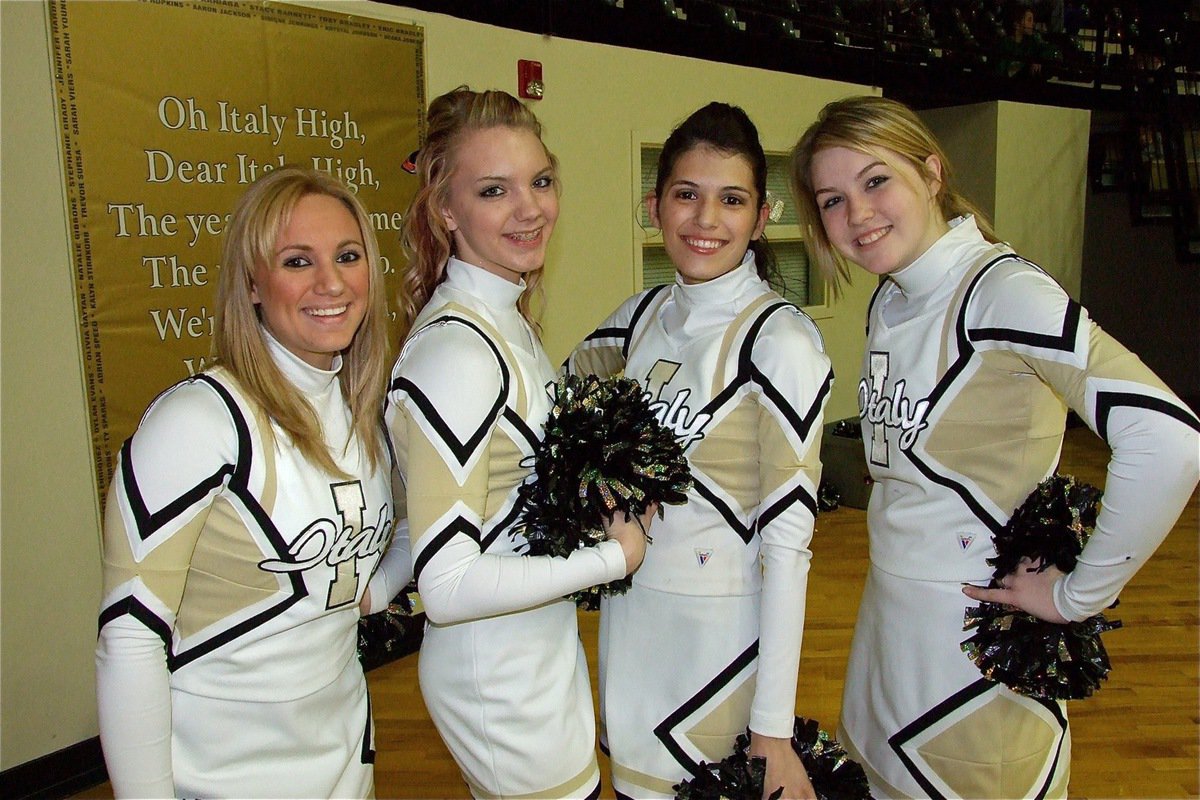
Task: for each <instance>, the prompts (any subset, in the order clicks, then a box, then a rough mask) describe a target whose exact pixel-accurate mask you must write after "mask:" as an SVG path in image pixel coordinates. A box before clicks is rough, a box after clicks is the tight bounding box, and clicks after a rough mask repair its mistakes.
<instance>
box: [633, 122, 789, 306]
mask: <svg viewBox="0 0 1200 800" xmlns="http://www.w3.org/2000/svg"><path fill="white" fill-rule="evenodd" d="M646 206H647V209H648V210H649V212H650V221H651V222H652V223H653V224H654V225H655V226H656V227H658V228H661V229H662V234H663V246H664V247H665V248H666V250H667V256H668V257H669V258H670V259H671V263H672V264H674V265H675V270H676V272H678V273H679V275H680V277H681V278H682V279H683V282H684V283H703V282H704V281H710V280H712V279H713V278H718V277H720V276H722V275H724V274H725V273H727V272H729V271H730V270H731V269H733V268H734V267H736V266H737V265H738V264H740V263H741V261H742V257H743V256H744V255H745V254H746V249H747V248H748V247H749V246H750V242H751V241H752V240H754V239H757V238H758V237H759V236H761V235H762V231H763V226H765V225H766V223H767V207H766V205H765V204H764V203H763V198H761V197H758V196H757V193H756V192H755V191H754V172H753V170H752V169H751V167H750V162H749V161H747V160H746V158H745V157H744V156H741V155H728V154H725V153H722V152H721V151H720V150H715V149H713V148H711V147H707V146H704V145H701V146H698V147H693V148H692V149H691V150H688V151H687V152H685V153H684V154H683V155H681V156H679V158H678V159H676V161H675V166H674V168H673V169H672V170H671V175H670V176H669V177H668V178H667V180H666V181H665V183H664V184H663V191H662V195H661V196H655V195H651V196H649V197H647V198H646Z"/></svg>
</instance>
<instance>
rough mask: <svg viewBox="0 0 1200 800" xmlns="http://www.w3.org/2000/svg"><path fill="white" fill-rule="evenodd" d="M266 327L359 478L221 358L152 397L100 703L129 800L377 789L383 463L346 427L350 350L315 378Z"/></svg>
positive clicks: (123, 496) (388, 505)
mask: <svg viewBox="0 0 1200 800" xmlns="http://www.w3.org/2000/svg"><path fill="white" fill-rule="evenodd" d="M264 335H265V337H266V339H267V345H268V350H269V352H270V354H271V357H272V358H273V359H274V360H275V363H276V364H277V365H278V366H279V369H280V371H281V372H282V373H283V375H284V377H285V378H286V379H287V380H288V381H290V382H291V383H292V384H293V386H294V387H295V390H296V391H297V392H299V393H300V394H302V395H303V396H304V397H305V398H306V399H307V400H308V402H309V403H310V404H311V405H312V407H313V409H314V411H315V412H316V413H317V416H318V418H319V419H320V422H321V426H322V428H323V432H324V434H325V438H326V441H328V442H329V443H330V452H331V455H332V456H333V457H334V461H335V462H336V463H337V465H338V466H339V467H340V468H341V469H342V470H344V471H345V472H346V473H347V474H349V475H351V476H353V477H351V478H340V477H335V476H332V475H329V474H327V473H325V472H324V471H322V470H321V469H320V468H318V467H315V466H313V465H312V464H311V463H310V462H309V461H307V460H306V459H305V458H304V456H302V455H301V454H300V452H299V451H298V450H297V449H295V448H294V447H292V446H291V444H290V442H289V441H288V437H287V435H286V434H285V433H284V432H283V431H282V430H281V429H280V428H278V427H277V426H276V425H274V424H273V423H271V422H270V421H269V420H268V419H267V418H266V417H265V415H264V414H263V412H262V410H261V409H260V408H258V407H257V405H256V404H254V403H253V402H252V401H250V400H248V399H247V398H246V397H245V395H244V394H243V393H242V390H241V389H240V388H239V384H238V381H237V380H236V379H235V378H234V377H233V376H231V375H230V374H229V373H228V372H227V371H226V370H225V369H224V368H222V367H220V366H218V367H216V368H214V369H212V370H209V371H208V372H205V373H203V374H201V375H198V376H195V377H193V378H189V379H187V380H185V381H183V382H181V383H179V384H176V385H175V386H174V387H172V388H171V389H168V390H167V391H166V392H164V393H163V394H162V395H160V396H159V397H158V398H157V399H156V400H155V401H154V402H153V403H152V404H151V406H150V408H149V409H148V410H147V411H146V414H145V416H144V417H143V418H142V421H141V424H140V425H139V426H138V429H137V431H136V432H135V433H134V435H133V436H132V437H131V438H130V439H129V440H128V441H127V442H126V443H125V445H124V447H122V449H121V453H120V457H119V462H118V467H117V470H116V474H115V476H114V479H113V483H112V486H111V489H110V491H109V496H108V504H107V509H106V513H105V524H104V556H103V558H104V599H103V602H102V605H101V612H100V638H99V643H98V646H97V654H96V667H97V695H98V701H99V710H100V737H101V741H102V743H103V746H104V755H105V760H106V761H107V764H108V772H109V777H110V779H111V780H112V784H113V790H114V792H115V794H116V795H117V796H118V797H128V796H135V797H357V798H361V797H369V796H371V795H372V794H373V791H374V785H373V777H372V775H373V772H372V770H373V767H372V764H373V761H374V738H373V729H372V723H371V711H370V703H369V700H368V697H367V685H366V681H365V679H364V677H363V672H362V668H361V666H360V664H359V661H358V658H357V654H356V645H357V635H358V619H359V608H358V603H359V600H360V598H361V597H362V594H363V592H364V591H365V589H366V585H367V582H368V579H369V578H370V577H371V575H372V573H373V572H374V570H375V567H376V565H377V563H378V562H379V560H380V556H381V555H382V554H383V552H384V549H385V548H386V547H387V546H388V540H389V538H390V536H391V535H392V529H393V518H394V516H393V508H392V498H391V486H390V478H389V468H390V464H388V463H386V460H385V463H381V464H380V465H378V467H377V468H376V469H371V467H370V462H369V459H368V458H367V455H366V453H365V452H364V449H363V448H362V447H361V446H360V443H359V441H358V440H357V439H356V438H353V429H352V421H351V416H350V410H349V408H348V406H347V405H346V402H345V400H344V399H343V398H342V394H341V387H340V383H339V381H338V378H337V370H338V368H339V367H340V361H339V362H336V363H335V365H334V369H333V370H330V371H323V370H318V369H316V368H314V367H312V366H310V365H308V364H306V363H304V362H303V361H301V360H300V359H299V358H297V357H296V356H294V355H293V354H292V353H290V352H288V351H287V350H286V349H284V348H283V347H282V346H281V345H279V344H278V343H277V342H276V341H275V340H274V339H272V338H271V337H270V336H269V335H267V334H265V332H264ZM380 434H381V435H382V431H381V432H380ZM347 442H348V444H346V443H347ZM343 444H346V447H345V449H344V450H343Z"/></svg>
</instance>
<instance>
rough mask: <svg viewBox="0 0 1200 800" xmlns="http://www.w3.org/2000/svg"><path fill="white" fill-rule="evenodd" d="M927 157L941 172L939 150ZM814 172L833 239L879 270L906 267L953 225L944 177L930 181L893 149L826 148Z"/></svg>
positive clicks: (855, 260)
mask: <svg viewBox="0 0 1200 800" xmlns="http://www.w3.org/2000/svg"><path fill="white" fill-rule="evenodd" d="M881 156H886V160H885V158H883V157H881ZM925 163H926V165H927V166H928V167H929V169H930V171H931V172H932V173H933V175H934V176H940V175H941V163H940V162H939V161H938V158H937V156H929V158H928V159H926V162H925ZM810 173H811V179H812V181H811V183H812V187H813V194H814V196H815V199H816V204H817V208H818V209H819V211H820V213H821V223H822V224H823V225H824V227H825V234H826V236H828V237H829V243H830V244H831V245H833V248H834V249H835V250H837V251H838V252H839V253H841V254H842V256H843V257H844V258H846V259H847V260H848V261H851V262H852V263H855V264H857V265H858V266H860V267H862V268H863V269H865V270H866V271H867V272H870V273H871V274H873V275H887V274H888V273H891V272H895V271H896V270H899V269H904V268H905V267H907V266H908V265H909V264H911V263H912V262H913V261H915V260H916V259H917V258H918V257H919V256H920V255H921V254H922V253H924V252H925V251H926V250H928V249H929V248H930V247H931V246H932V245H933V243H934V242H936V241H937V240H938V239H939V238H941V236H942V234H944V233H945V232H946V231H948V230H949V229H950V226H949V225H948V224H947V223H946V220H945V219H943V218H942V215H941V212H940V211H939V209H938V205H937V190H938V187H939V185H940V184H939V178H938V177H935V178H933V179H932V180H931V181H929V182H927V181H926V180H925V179H924V178H923V177H922V176H921V175H920V174H919V173H918V172H917V170H916V168H914V167H913V166H911V165H910V164H909V163H908V162H906V161H905V160H904V159H903V158H902V157H901V156H900V154H898V153H894V152H892V151H891V150H883V151H880V153H863V152H861V151H858V150H851V149H850V148H847V147H830V148H826V149H824V150H819V151H818V152H817V153H815V154H814V155H813V157H812V166H811V168H810Z"/></svg>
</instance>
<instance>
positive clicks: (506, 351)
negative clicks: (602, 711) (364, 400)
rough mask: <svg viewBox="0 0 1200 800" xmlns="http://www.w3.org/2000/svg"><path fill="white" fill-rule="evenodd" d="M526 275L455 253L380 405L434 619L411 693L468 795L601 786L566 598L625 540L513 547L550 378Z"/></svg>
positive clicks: (574, 793)
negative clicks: (523, 309) (491, 268)
mask: <svg viewBox="0 0 1200 800" xmlns="http://www.w3.org/2000/svg"><path fill="white" fill-rule="evenodd" d="M522 290H523V285H521V284H514V283H511V282H509V281H506V280H504V279H503V278H500V277H498V276H496V275H493V274H492V273H490V272H487V271H485V270H483V269H480V268H478V267H475V266H472V265H470V264H467V263H465V262H462V261H459V260H457V259H454V258H451V259H450V261H449V263H448V264H447V266H446V280H445V281H444V282H443V283H442V284H441V285H439V286H438V287H437V289H436V290H435V291H434V292H433V295H432V296H431V297H430V299H429V302H428V303H427V304H426V306H425V308H424V309H423V310H422V311H421V313H420V315H419V316H418V317H417V319H416V320H415V321H414V323H413V328H412V333H411V334H410V335H409V337H408V340H407V341H406V342H405V344H404V349H403V351H402V352H401V354H400V358H399V359H398V360H397V362H396V366H395V369H394V370H393V371H392V382H391V386H390V389H389V393H388V404H387V411H386V413H385V417H386V420H387V424H388V430H389V432H390V435H391V438H392V443H393V446H394V449H395V451H396V458H397V461H398V463H399V465H400V471H401V473H402V474H403V475H404V478H405V484H406V489H407V495H408V497H407V502H408V514H409V530H410V531H411V535H412V557H413V561H414V570H415V573H416V576H417V588H418V591H419V592H420V595H421V600H422V603H423V605H424V607H425V613H426V616H427V617H428V619H429V623H430V624H429V625H428V627H427V628H426V631H425V638H424V641H423V643H422V645H421V657H420V680H421V692H422V695H423V696H424V698H425V704H426V706H427V707H428V709H429V713H430V716H431V717H432V718H433V721H434V723H435V725H436V726H437V729H438V732H439V733H440V734H441V736H442V739H443V740H444V741H445V742H446V745H447V747H448V748H449V750H450V752H451V754H452V755H453V756H454V759H455V761H456V762H457V763H458V766H459V768H460V769H461V770H462V774H463V778H464V780H465V781H466V782H467V785H468V787H469V789H470V791H471V793H472V794H473V795H474V796H475V797H480V798H492V797H505V798H521V797H587V796H589V795H592V794H594V793H595V792H597V791H598V790H599V768H598V766H597V763H596V755H595V746H596V745H595V721H594V712H593V707H592V698H591V687H590V682H589V679H588V671H587V664H586V661H585V659H584V654H583V648H582V645H581V644H580V641H579V631H578V625H577V621H576V617H575V604H574V603H572V602H570V601H568V600H564V599H563V597H564V596H565V595H567V594H569V593H571V592H574V591H578V590H579V589H583V588H586V587H588V586H592V585H595V584H597V583H604V582H607V581H610V580H615V579H617V578H620V577H622V576H623V575H624V574H625V558H624V555H623V553H622V550H621V546H620V544H618V543H617V542H615V541H608V542H603V543H601V544H599V545H598V546H596V547H594V548H590V549H587V550H581V551H578V552H575V553H573V554H572V555H571V556H570V557H569V558H552V557H549V556H539V557H529V556H524V555H522V554H521V551H522V548H523V547H524V545H525V539H524V536H522V535H520V534H519V533H517V532H516V531H515V530H514V526H515V523H516V522H517V519H518V517H519V515H520V511H521V509H520V507H519V506H518V504H517V489H518V487H519V486H520V484H521V483H522V482H523V481H525V480H526V479H527V478H529V477H530V475H531V472H532V456H533V452H534V449H535V448H536V446H537V444H538V442H539V441H540V440H541V436H542V427H543V425H544V423H545V420H546V416H547V415H548V413H549V410H550V399H549V398H550V396H549V394H548V392H547V387H548V384H550V383H552V382H553V381H554V378H555V373H554V369H553V368H552V367H551V365H550V363H549V362H548V360H547V359H546V355H545V353H544V352H543V350H542V347H541V343H540V342H539V341H538V338H537V336H536V335H535V334H534V332H533V330H532V329H531V328H530V327H529V325H528V323H526V321H525V320H524V319H523V318H522V317H521V315H520V313H519V312H518V310H517V306H516V303H517V299H518V298H519V296H520V294H521V292H522Z"/></svg>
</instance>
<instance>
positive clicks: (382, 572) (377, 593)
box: [366, 519, 412, 614]
mask: <svg viewBox="0 0 1200 800" xmlns="http://www.w3.org/2000/svg"><path fill="white" fill-rule="evenodd" d="M411 580H412V553H411V552H410V548H409V544H408V520H406V519H400V520H397V521H396V530H395V532H394V533H393V534H392V541H391V544H389V545H388V549H387V552H386V553H384V554H383V558H381V559H380V560H379V566H378V567H376V568H375V574H374V575H372V576H371V580H370V581H369V582H368V583H367V596H368V601H367V610H366V613H367V614H378V613H379V612H380V611H384V610H385V609H387V607H388V605H389V604H391V602H392V600H393V599H394V598H395V597H396V595H398V594H400V592H401V591H403V589H404V587H405V586H408V583H409V581H411Z"/></svg>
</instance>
